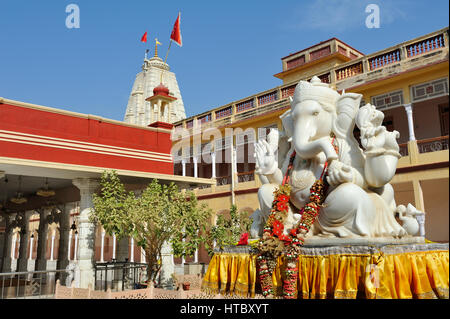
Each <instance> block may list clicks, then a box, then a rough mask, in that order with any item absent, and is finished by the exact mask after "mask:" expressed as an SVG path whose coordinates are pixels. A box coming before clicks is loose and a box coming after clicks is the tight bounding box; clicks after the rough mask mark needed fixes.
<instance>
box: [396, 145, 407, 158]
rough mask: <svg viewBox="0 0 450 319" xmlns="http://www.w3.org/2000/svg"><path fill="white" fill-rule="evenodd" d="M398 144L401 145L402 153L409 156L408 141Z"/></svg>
mask: <svg viewBox="0 0 450 319" xmlns="http://www.w3.org/2000/svg"><path fill="white" fill-rule="evenodd" d="M398 146H399V147H400V151H399V152H400V154H401V155H402V156H408V143H402V144H398Z"/></svg>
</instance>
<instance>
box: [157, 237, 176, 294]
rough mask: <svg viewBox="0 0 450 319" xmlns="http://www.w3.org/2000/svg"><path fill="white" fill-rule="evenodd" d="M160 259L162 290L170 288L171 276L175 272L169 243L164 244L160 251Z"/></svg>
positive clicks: (171, 283)
mask: <svg viewBox="0 0 450 319" xmlns="http://www.w3.org/2000/svg"><path fill="white" fill-rule="evenodd" d="M161 259H162V260H161V273H160V278H161V285H162V286H163V287H164V288H168V287H172V285H173V281H172V274H173V273H174V272H175V264H174V262H173V253H172V247H171V245H170V243H167V242H164V244H163V246H162V249H161Z"/></svg>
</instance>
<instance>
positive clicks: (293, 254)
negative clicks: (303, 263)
mask: <svg viewBox="0 0 450 319" xmlns="http://www.w3.org/2000/svg"><path fill="white" fill-rule="evenodd" d="M332 137H333V139H332V142H331V144H332V145H333V147H334V148H335V149H336V152H338V149H337V146H335V145H334V136H332ZM295 155H296V152H295V151H294V152H293V153H292V155H291V158H290V159H289V166H288V169H287V171H286V175H285V176H284V178H283V182H282V185H280V187H279V188H278V189H277V190H275V192H274V201H273V203H272V210H271V214H270V215H269V217H268V219H267V222H266V225H265V227H264V230H263V237H262V239H261V240H260V241H259V243H258V245H257V249H258V250H259V255H258V262H259V278H260V282H261V288H262V294H263V295H264V296H273V295H274V292H273V282H272V273H273V270H274V269H275V267H276V260H277V257H278V256H281V255H284V256H285V258H286V268H285V276H284V278H285V279H284V280H283V295H284V298H286V299H296V298H297V280H298V268H297V265H298V255H299V253H300V247H301V246H303V243H304V237H305V235H306V234H307V233H308V232H309V230H310V229H311V226H312V225H313V224H314V222H315V221H316V219H317V217H318V216H319V212H320V208H321V207H322V204H323V202H324V200H325V194H326V191H327V188H328V184H327V183H326V181H324V175H326V170H327V166H328V162H327V163H325V167H324V168H323V171H322V174H321V176H320V178H319V179H318V180H316V181H315V183H314V184H313V185H312V186H311V188H310V196H309V202H308V203H307V204H306V205H305V206H304V207H303V208H302V209H300V211H299V214H301V218H300V221H299V222H298V223H297V224H296V225H295V226H294V227H293V228H292V229H291V230H290V231H289V233H288V234H287V235H286V234H284V222H285V220H286V218H287V215H288V210H289V207H291V209H292V210H293V209H294V207H292V206H290V203H289V200H290V194H291V187H290V185H289V184H288V183H289V176H290V173H291V170H292V167H293V163H294V159H295Z"/></svg>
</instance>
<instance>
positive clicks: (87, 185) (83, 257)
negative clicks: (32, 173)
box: [72, 178, 99, 288]
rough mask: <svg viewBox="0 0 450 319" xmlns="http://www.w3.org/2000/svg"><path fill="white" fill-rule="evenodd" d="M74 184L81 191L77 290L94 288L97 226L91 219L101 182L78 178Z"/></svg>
mask: <svg viewBox="0 0 450 319" xmlns="http://www.w3.org/2000/svg"><path fill="white" fill-rule="evenodd" d="M72 184H73V185H75V186H76V187H77V188H78V189H79V190H80V211H81V212H80V215H79V219H78V221H79V222H78V231H79V234H78V238H79V243H78V245H79V252H78V258H79V261H78V264H79V267H80V287H77V288H88V286H89V284H91V285H92V286H94V253H95V252H94V247H95V224H94V223H93V222H92V221H90V219H89V217H90V215H91V210H92V207H93V203H92V195H93V194H94V192H95V191H96V189H97V188H98V186H99V182H98V181H97V180H95V179H90V178H77V179H74V180H73V181H72Z"/></svg>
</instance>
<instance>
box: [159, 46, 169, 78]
mask: <svg viewBox="0 0 450 319" xmlns="http://www.w3.org/2000/svg"><path fill="white" fill-rule="evenodd" d="M171 45H172V39H170V43H169V47H168V48H167V52H166V58H165V59H164V64H166V62H167V57H168V56H169V51H170V46H171ZM164 71H165V69H163V70H162V72H161V78H160V79H159V81H160V82H161V84H162V80H163V74H164Z"/></svg>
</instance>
